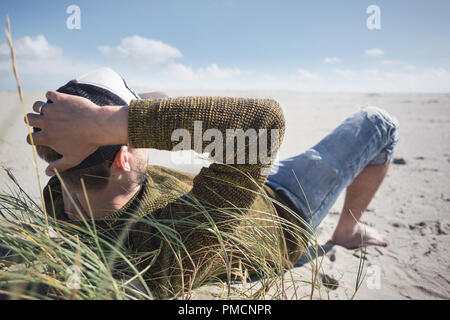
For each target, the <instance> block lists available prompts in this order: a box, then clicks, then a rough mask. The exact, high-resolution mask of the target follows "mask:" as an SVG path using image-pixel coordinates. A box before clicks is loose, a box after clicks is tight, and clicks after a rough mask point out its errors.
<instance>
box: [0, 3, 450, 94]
mask: <svg viewBox="0 0 450 320" xmlns="http://www.w3.org/2000/svg"><path fill="white" fill-rule="evenodd" d="M73 5H75V6H76V7H77V8H79V15H77V14H76V13H77V11H72V10H69V11H68V9H71V8H72V7H73ZM373 6H376V8H377V10H378V11H373V10H369V12H368V8H369V9H370V8H373ZM378 13H379V15H378ZM7 14H8V15H9V17H10V19H11V28H12V36H13V39H14V46H15V50H16V57H17V67H18V71H19V75H20V80H21V82H22V86H23V87H24V90H27V91H31V90H49V89H56V88H57V87H59V86H61V85H63V84H64V83H66V82H67V81H69V80H71V79H74V78H75V77H77V76H79V75H82V74H84V73H86V72H89V71H91V70H94V69H96V68H99V67H110V68H112V69H113V70H116V71H117V72H118V73H119V74H120V75H121V76H122V77H124V78H125V79H126V80H127V82H128V84H129V85H130V86H132V87H136V88H149V89H154V90H164V89H185V88H192V89H243V90H245V89H277V90H281V89H285V90H298V91H333V92H334V91H345V92H353V91H355V92H450V41H449V40H450V1H448V0H422V1H419V0H395V1H392V0H370V1H366V0H345V1H335V0H320V1H319V0H315V1H310V0H291V1H287V0H276V1H275V0H272V1H268V0H239V1H238V0H221V1H219V0H209V1H206V0H196V1H175V0H165V1H138V0H129V1H114V0H113V1H111V0H109V1H104V0H96V1H76V0H71V1H63V0H60V1H51V0H35V1H24V0H2V1H1V4H0V19H3V20H5V17H6V15H7ZM78 17H79V19H78ZM368 20H369V22H370V23H369V27H370V28H369V27H368ZM68 22H69V24H68ZM78 22H79V24H78ZM374 26H375V27H377V28H375V29H374V28H373V27H374ZM74 27H75V28H74ZM78 27H79V28H78ZM14 89H15V81H14V78H13V74H12V72H11V57H10V52H9V47H8V46H7V42H6V36H5V35H4V33H2V35H1V36H0V90H14Z"/></svg>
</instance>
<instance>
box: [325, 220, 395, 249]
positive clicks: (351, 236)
mask: <svg viewBox="0 0 450 320" xmlns="http://www.w3.org/2000/svg"><path fill="white" fill-rule="evenodd" d="M331 242H332V243H334V244H335V245H338V246H341V247H344V248H347V249H358V248H361V247H363V246H380V247H387V246H388V245H389V240H388V239H387V237H386V235H384V234H382V233H380V232H378V231H377V230H375V229H374V228H371V227H368V226H366V225H364V224H360V223H358V224H356V226H355V227H354V229H353V231H350V232H340V231H339V230H337V229H336V230H335V231H334V234H333V236H332V237H331Z"/></svg>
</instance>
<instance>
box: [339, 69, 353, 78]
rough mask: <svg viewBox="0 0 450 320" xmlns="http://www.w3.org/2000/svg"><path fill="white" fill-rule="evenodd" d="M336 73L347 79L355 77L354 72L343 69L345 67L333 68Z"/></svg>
mask: <svg viewBox="0 0 450 320" xmlns="http://www.w3.org/2000/svg"><path fill="white" fill-rule="evenodd" d="M334 71H335V72H336V73H337V74H338V75H340V76H341V77H342V78H344V79H347V80H352V79H353V78H355V75H356V72H354V71H352V70H345V69H335V70H334Z"/></svg>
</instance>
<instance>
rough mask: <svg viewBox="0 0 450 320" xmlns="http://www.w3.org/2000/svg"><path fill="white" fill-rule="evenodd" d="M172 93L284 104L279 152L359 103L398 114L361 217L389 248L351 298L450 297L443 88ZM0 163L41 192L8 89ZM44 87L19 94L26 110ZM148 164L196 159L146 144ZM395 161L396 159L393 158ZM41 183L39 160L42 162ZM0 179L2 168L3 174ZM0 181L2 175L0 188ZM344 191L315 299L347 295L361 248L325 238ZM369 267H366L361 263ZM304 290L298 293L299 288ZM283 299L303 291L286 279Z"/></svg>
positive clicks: (310, 139)
mask: <svg viewBox="0 0 450 320" xmlns="http://www.w3.org/2000/svg"><path fill="white" fill-rule="evenodd" d="M168 94H169V95H170V96H178V95H194V94H202V95H226V96H242V97H270V98H274V99H276V100H278V101H279V102H280V103H281V105H282V107H283V108H284V110H285V115H286V119H287V131H286V136H285V140H284V143H283V146H282V148H281V150H280V157H281V158H284V157H289V156H292V155H295V154H297V153H300V152H302V151H303V150H305V149H306V148H308V147H310V146H312V145H313V144H315V143H316V142H317V141H319V140H320V138H322V137H323V136H324V135H326V134H327V133H329V132H330V131H331V130H332V129H333V128H334V127H336V126H337V125H338V124H339V123H340V122H341V121H342V120H343V119H344V118H345V117H346V116H348V115H349V114H351V113H352V112H354V111H356V110H357V109H358V107H360V106H363V105H367V104H369V105H375V106H378V107H381V108H384V109H385V110H387V111H389V112H390V113H391V114H393V115H395V116H396V117H397V118H398V120H399V121H400V142H399V145H398V148H397V153H396V155H395V158H401V159H403V160H404V162H405V163H404V164H392V165H391V169H390V171H389V173H388V176H387V178H386V180H385V182H384V183H383V185H382V186H381V188H380V190H379V191H378V193H377V194H376V196H375V198H374V199H373V201H372V203H371V204H370V205H369V208H368V210H367V212H366V213H365V214H364V216H363V218H362V222H363V223H365V224H367V225H370V226H373V227H375V228H377V229H379V230H380V231H382V232H384V233H386V234H387V235H388V236H389V238H390V241H391V244H390V246H389V247H387V248H374V247H371V248H368V249H367V252H366V255H365V265H366V268H365V270H366V271H368V272H367V275H366V278H365V279H364V280H363V282H362V284H361V287H360V288H359V290H358V292H357V293H356V295H355V299H448V298H450V252H449V251H450V246H449V245H450V217H449V213H450V184H449V182H450V179H449V178H450V170H449V169H450V143H449V141H450V94H364V93H354V94H351V93H300V92H282V91H273V92H268V91H264V92H257V91H251V92H250V91H249V92H246V91H239V92H237V91H223V92H220V91H214V92H202V91H195V90H190V91H184V92H175V91H169V92H168ZM0 97H1V101H2V103H1V111H0V162H1V163H2V164H3V165H4V166H6V167H8V168H10V169H11V170H12V171H13V172H14V174H15V175H16V177H17V179H18V180H19V182H21V184H22V185H23V186H24V188H25V189H26V190H27V191H28V192H30V193H31V194H32V195H33V196H34V197H36V198H38V197H39V191H38V188H37V180H36V174H35V171H34V168H33V166H32V165H31V163H32V162H31V158H32V154H31V148H30V147H29V146H28V145H27V144H26V143H25V135H26V127H25V125H24V124H23V114H22V111H21V108H20V105H19V101H18V98H17V93H15V92H3V93H0ZM42 97H43V93H26V94H25V100H26V106H27V108H28V110H31V104H32V102H33V101H34V100H36V99H42ZM150 155H151V158H150V162H151V163H153V164H160V165H166V166H169V167H174V168H177V169H181V170H185V171H189V172H197V171H198V170H199V166H198V165H192V166H186V165H185V166H180V165H176V164H174V163H173V162H171V158H170V157H169V155H168V153H167V152H158V151H154V150H151V151H150ZM400 162H401V161H400ZM39 168H40V170H41V172H42V183H43V184H44V183H45V182H46V181H47V178H46V177H45V176H44V174H43V170H44V169H45V164H44V163H43V162H42V161H40V162H39ZM2 177H3V176H2ZM6 185H7V181H1V182H0V188H1V190H2V191H5V190H6ZM342 201H343V199H342V196H341V197H340V198H339V200H338V201H337V203H336V204H335V205H334V207H333V208H332V210H331V212H330V214H329V215H328V216H327V217H326V218H325V220H324V221H323V223H322V224H321V225H320V226H319V228H318V231H317V232H318V239H319V243H320V244H321V245H323V246H324V247H325V248H326V250H325V251H327V252H326V253H325V254H324V255H322V256H321V257H319V259H322V258H323V264H322V265H323V272H322V275H321V277H323V279H334V280H336V281H335V283H336V282H337V288H335V289H334V290H328V289H327V288H326V287H322V289H321V290H320V291H316V293H315V294H314V297H315V298H320V297H322V298H331V299H347V298H350V297H352V296H353V294H354V291H355V284H356V272H357V270H358V265H359V263H360V258H359V256H360V254H361V253H360V252H358V251H353V250H346V249H344V248H341V247H336V246H335V247H333V246H330V245H329V244H327V241H328V240H329V238H330V236H331V234H332V232H333V230H334V227H335V225H336V222H337V220H338V217H339V212H340V209H341V206H342ZM367 267H369V269H367ZM292 272H293V274H294V279H295V281H296V283H301V281H302V280H310V279H311V267H310V265H309V264H308V263H307V262H306V263H304V262H302V261H301V262H299V263H298V265H297V267H295V268H294V269H293V270H292ZM302 290H303V291H302ZM287 293H288V296H287V298H289V299H291V298H296V297H302V296H307V295H309V292H308V290H306V289H305V288H303V289H302V288H299V289H298V292H297V293H295V292H294V289H293V288H292V287H291V288H289V289H288V290H287ZM218 296H220V288H215V287H203V288H200V289H198V290H196V292H195V294H194V298H216V297H218Z"/></svg>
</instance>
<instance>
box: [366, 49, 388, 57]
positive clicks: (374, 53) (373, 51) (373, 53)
mask: <svg viewBox="0 0 450 320" xmlns="http://www.w3.org/2000/svg"><path fill="white" fill-rule="evenodd" d="M365 53H366V55H368V56H370V57H381V56H383V55H384V51H383V50H381V49H379V48H373V49H367V50H366V51H365Z"/></svg>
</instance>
